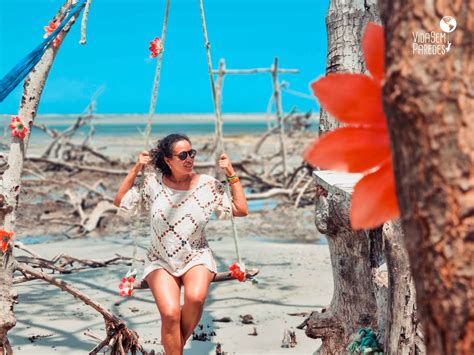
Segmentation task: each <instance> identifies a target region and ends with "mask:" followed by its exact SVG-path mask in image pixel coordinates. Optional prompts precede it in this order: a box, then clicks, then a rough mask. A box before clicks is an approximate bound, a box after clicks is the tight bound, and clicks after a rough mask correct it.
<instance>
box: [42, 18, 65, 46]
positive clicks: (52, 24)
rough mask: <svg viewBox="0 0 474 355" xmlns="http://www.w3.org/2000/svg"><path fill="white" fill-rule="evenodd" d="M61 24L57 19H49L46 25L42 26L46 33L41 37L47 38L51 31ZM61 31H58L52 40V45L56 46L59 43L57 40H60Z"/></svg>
mask: <svg viewBox="0 0 474 355" xmlns="http://www.w3.org/2000/svg"><path fill="white" fill-rule="evenodd" d="M60 24H61V22H59V20H56V21H50V22H49V24H48V26H44V30H45V31H46V33H45V34H44V36H43V38H47V37H48V36H49V35H50V34H51V33H53V32H54V31H55V30H56V28H58V26H59V25H60ZM61 38H62V37H61V33H59V34H58V35H57V36H56V38H55V39H54V40H53V47H57V46H58V45H59V42H60V41H61Z"/></svg>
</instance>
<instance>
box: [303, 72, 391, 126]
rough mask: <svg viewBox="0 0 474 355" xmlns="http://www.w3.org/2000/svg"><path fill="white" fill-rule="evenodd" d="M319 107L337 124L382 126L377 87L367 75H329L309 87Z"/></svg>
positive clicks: (380, 92)
mask: <svg viewBox="0 0 474 355" xmlns="http://www.w3.org/2000/svg"><path fill="white" fill-rule="evenodd" d="M311 88H312V89H313V92H314V95H315V96H316V97H317V98H318V101H319V103H320V104H321V106H322V107H323V108H324V109H325V110H326V111H328V112H329V113H330V114H331V115H333V116H335V117H336V118H337V119H338V120H339V121H341V122H345V123H348V124H353V125H379V126H385V114H384V112H383V107H382V90H381V87H380V85H379V84H378V83H377V82H376V81H374V80H373V79H372V78H370V77H369V76H367V75H362V74H329V75H328V76H325V77H323V78H321V79H319V80H317V81H315V82H313V83H312V84H311Z"/></svg>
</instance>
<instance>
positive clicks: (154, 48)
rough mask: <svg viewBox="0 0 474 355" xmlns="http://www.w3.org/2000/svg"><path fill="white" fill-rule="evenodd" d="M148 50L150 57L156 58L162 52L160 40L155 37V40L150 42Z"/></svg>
mask: <svg viewBox="0 0 474 355" xmlns="http://www.w3.org/2000/svg"><path fill="white" fill-rule="evenodd" d="M148 49H149V50H150V57H151V58H156V57H157V56H158V54H160V53H161V52H163V45H162V43H161V40H160V39H159V38H158V37H155V39H154V40H153V41H151V42H150V47H149V48H148Z"/></svg>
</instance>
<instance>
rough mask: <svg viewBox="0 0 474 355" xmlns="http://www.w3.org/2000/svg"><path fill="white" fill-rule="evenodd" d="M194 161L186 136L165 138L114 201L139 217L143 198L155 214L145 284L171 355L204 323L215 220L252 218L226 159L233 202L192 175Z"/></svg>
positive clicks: (218, 186) (207, 179) (213, 183)
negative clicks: (140, 177) (210, 228)
mask: <svg viewBox="0 0 474 355" xmlns="http://www.w3.org/2000/svg"><path fill="white" fill-rule="evenodd" d="M195 155H196V150H194V149H192V146H191V141H190V140H189V138H188V137H186V136H185V135H181V134H171V135H169V136H167V137H165V138H163V139H162V140H161V141H159V142H158V144H157V147H156V148H155V149H152V150H151V151H150V153H148V152H142V153H141V154H140V156H139V159H138V162H137V163H136V164H135V166H134V167H133V168H132V169H131V170H130V172H129V173H128V175H127V177H126V178H125V180H124V181H123V183H122V185H121V186H120V188H119V191H118V192H117V195H116V197H115V201H114V204H115V205H116V206H120V209H121V210H122V211H136V210H137V207H138V205H139V202H140V197H141V196H140V193H141V194H142V198H143V202H145V205H146V206H147V208H148V209H149V211H150V222H151V223H150V224H151V234H152V241H151V246H150V248H149V249H148V253H147V257H148V260H149V261H150V263H149V265H147V266H146V267H145V270H144V273H143V276H142V278H143V279H145V280H146V282H147V283H148V285H149V286H150V289H151V292H152V293H153V296H154V298H155V301H156V305H157V306H158V310H159V312H160V314H161V321H162V325H161V337H162V339H161V341H162V344H163V347H164V349H165V353H166V355H177V354H182V353H183V348H184V345H185V344H186V340H187V339H188V338H189V336H190V335H191V334H192V332H193V330H194V328H195V327H196V325H197V324H198V322H199V320H200V318H201V314H202V310H203V306H204V302H205V299H206V296H207V292H208V288H209V284H210V283H211V281H212V280H213V278H214V276H215V274H216V273H217V270H216V263H215V261H214V258H213V256H212V251H211V249H210V248H209V246H208V243H207V241H206V237H205V232H204V228H205V226H206V224H207V222H208V221H209V219H210V217H211V214H212V213H213V212H216V214H217V215H218V216H222V215H230V213H231V211H232V213H233V214H234V216H246V215H247V214H248V209H247V199H246V198H245V194H244V190H243V188H242V185H241V184H240V182H239V179H238V177H237V176H236V175H235V171H234V169H233V167H232V164H231V162H230V160H229V158H228V157H227V155H225V154H222V155H221V157H220V160H219V166H220V168H222V169H223V170H224V171H225V173H226V175H227V180H228V182H229V184H230V186H231V191H232V202H230V201H229V199H228V197H227V194H226V192H225V188H224V185H223V184H222V183H221V182H220V181H218V180H216V179H214V178H213V177H211V176H208V175H203V174H196V173H195V172H194V171H193V165H194V157H195ZM149 164H150V165H151V166H152V167H154V168H155V169H156V173H148V174H146V176H145V179H144V182H143V185H142V187H141V190H140V191H139V190H138V189H137V188H136V187H133V184H134V181H135V178H136V176H137V174H138V173H139V172H140V171H141V170H142V169H143V168H144V167H145V166H146V165H149ZM181 286H183V287H184V304H183V306H182V308H181V306H180V292H181Z"/></svg>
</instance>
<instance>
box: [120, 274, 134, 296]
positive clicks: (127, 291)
mask: <svg viewBox="0 0 474 355" xmlns="http://www.w3.org/2000/svg"><path fill="white" fill-rule="evenodd" d="M134 282H135V278H134V277H133V276H129V277H123V278H122V282H120V284H119V290H120V291H119V295H120V296H129V297H130V296H131V295H132V293H133V284H134Z"/></svg>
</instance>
